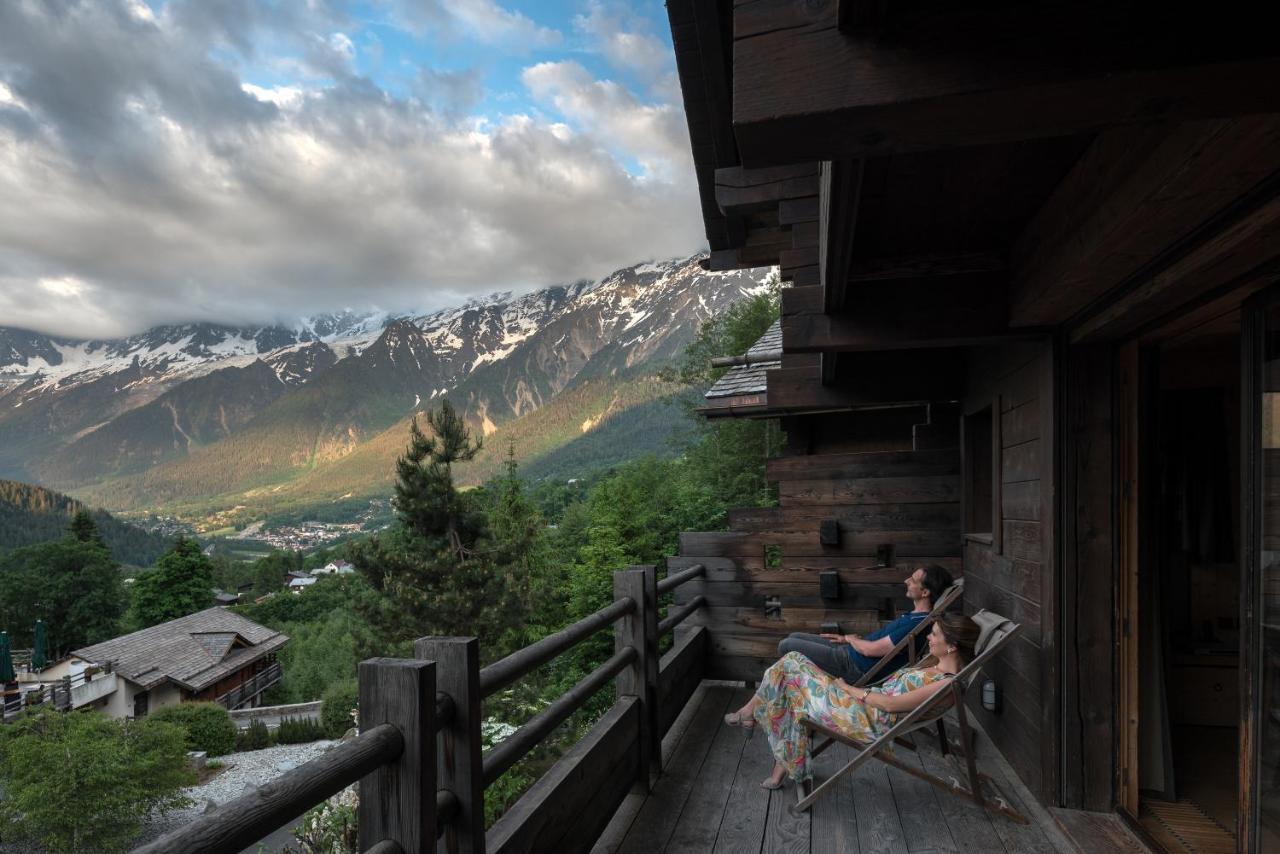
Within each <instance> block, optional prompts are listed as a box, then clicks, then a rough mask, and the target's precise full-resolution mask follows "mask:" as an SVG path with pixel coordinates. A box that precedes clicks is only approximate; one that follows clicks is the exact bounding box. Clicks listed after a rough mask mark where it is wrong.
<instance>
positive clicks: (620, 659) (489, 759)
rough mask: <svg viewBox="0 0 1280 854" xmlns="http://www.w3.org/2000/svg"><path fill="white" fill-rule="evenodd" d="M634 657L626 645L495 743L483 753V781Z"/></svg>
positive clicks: (525, 750) (494, 776)
mask: <svg viewBox="0 0 1280 854" xmlns="http://www.w3.org/2000/svg"><path fill="white" fill-rule="evenodd" d="M635 660H636V651H635V649H633V648H631V647H624V648H623V649H622V651H621V652H619V653H618V654H617V655H614V656H613V657H612V658H610V659H609V660H608V661H606V662H605V663H604V664H602V665H600V666H599V667H597V668H596V669H595V670H593V671H591V673H590V674H589V675H588V676H586V677H585V678H584V679H583V680H582V681H581V682H579V683H578V684H577V685H574V686H573V687H572V688H570V689H569V690H568V691H567V692H566V693H565V694H564V695H563V696H561V697H560V698H559V699H557V700H556V701H555V702H553V703H552V704H551V705H549V706H547V707H546V708H545V709H543V710H542V711H541V712H539V713H538V714H536V715H534V716H533V717H532V718H530V719H529V721H528V722H527V723H526V724H525V725H524V726H522V727H520V729H518V730H516V731H515V732H514V733H512V734H511V735H510V736H509V737H507V738H505V739H503V740H502V742H500V743H499V744H497V745H495V746H494V747H493V749H492V750H490V751H489V752H488V753H486V754H485V755H484V784H485V785H486V786H488V785H491V784H492V783H493V782H494V781H495V780H497V779H498V778H499V777H501V776H502V775H503V773H504V772H505V771H506V770H507V769H509V768H510V767H511V766H512V765H514V764H516V763H517V762H519V761H520V760H521V759H523V758H524V757H525V756H527V755H528V753H529V751H530V750H533V748H535V747H537V746H538V745H539V744H540V743H541V742H542V740H543V739H544V738H546V737H547V735H549V734H550V733H551V731H552V730H553V729H555V728H556V727H558V726H559V725H560V724H562V723H564V721H565V719H567V718H568V717H569V715H571V714H573V713H574V712H576V711H577V710H578V709H580V708H582V705H583V704H584V703H586V702H587V700H589V699H591V695H592V694H594V693H595V692H597V691H599V690H600V689H601V688H603V687H604V685H605V683H606V682H608V681H609V680H610V679H612V678H613V677H615V676H617V675H618V673H619V672H621V671H622V669H623V668H624V667H626V666H627V665H629V664H631V662H633V661H635Z"/></svg>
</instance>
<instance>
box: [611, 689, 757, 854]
mask: <svg viewBox="0 0 1280 854" xmlns="http://www.w3.org/2000/svg"><path fill="white" fill-rule="evenodd" d="M734 690H735V689H733V688H730V687H728V686H724V685H713V686H709V687H708V690H707V692H706V694H705V695H704V696H703V699H702V703H701V705H700V706H699V708H698V712H697V715H696V716H695V717H694V718H693V720H692V721H690V723H689V728H688V729H687V730H686V731H685V735H684V737H683V738H682V739H681V740H680V748H679V750H678V751H677V752H676V755H675V756H674V757H673V758H672V761H671V764H670V766H669V767H668V768H667V770H666V772H665V773H664V774H663V775H662V777H661V779H660V780H659V781H658V785H656V786H654V789H653V792H652V793H650V795H649V797H648V798H647V799H646V800H645V802H644V806H642V807H641V808H640V812H639V814H637V815H636V817H635V820H634V821H633V822H632V824H631V829H630V830H629V831H628V833H627V836H626V838H625V839H623V840H622V845H621V847H619V849H618V851H619V854H652V852H654V851H662V850H663V849H664V848H665V847H666V844H667V840H668V839H670V837H671V832H672V831H673V830H674V829H675V825H676V821H677V820H678V819H679V817H680V813H681V811H682V810H683V809H684V804H685V801H686V800H687V799H688V797H689V792H690V791H691V790H692V789H693V784H694V780H695V778H696V777H697V775H698V771H699V769H701V767H702V763H703V762H704V761H705V760H706V757H707V753H708V752H709V750H710V749H711V743H712V741H713V740H714V738H715V735H716V732H717V730H718V729H719V728H720V727H721V724H722V721H723V717H724V714H725V712H726V711H727V710H728V708H729V705H730V701H731V700H732V699H733V696H734Z"/></svg>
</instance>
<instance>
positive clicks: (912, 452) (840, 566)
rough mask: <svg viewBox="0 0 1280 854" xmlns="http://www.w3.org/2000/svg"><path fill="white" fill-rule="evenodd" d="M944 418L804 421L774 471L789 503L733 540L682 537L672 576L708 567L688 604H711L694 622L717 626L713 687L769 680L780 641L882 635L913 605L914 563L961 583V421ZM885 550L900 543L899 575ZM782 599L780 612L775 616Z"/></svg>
mask: <svg viewBox="0 0 1280 854" xmlns="http://www.w3.org/2000/svg"><path fill="white" fill-rule="evenodd" d="M933 409H934V411H935V413H936V412H938V411H940V410H944V409H945V411H946V418H947V419H948V424H943V425H940V424H936V423H934V424H931V423H930V422H929V417H930V408H929V407H923V406H916V407H908V408H903V409H891V410H882V411H873V412H863V413H853V414H843V415H821V416H809V417H806V418H803V419H794V420H793V421H791V422H790V423H788V424H787V425H786V427H787V432H788V448H787V454H786V455H785V456H783V457H780V458H779V459H776V460H773V461H771V462H770V464H769V478H770V480H773V481H776V482H777V484H778V489H779V495H780V506H778V507H771V508H750V509H742V510H737V511H734V512H733V513H732V514H731V515H730V520H729V521H730V528H731V530H730V531H728V532H720V533H688V534H684V535H682V537H681V542H680V557H678V558H675V559H673V560H672V561H671V562H670V566H671V567H672V569H676V568H679V567H683V566H688V565H691V564H693V563H702V564H704V565H705V566H706V567H707V573H706V576H705V578H703V579H699V580H698V581H696V582H692V583H689V584H686V585H684V586H683V587H681V588H680V589H679V591H678V594H677V595H678V598H679V599H680V600H681V601H684V600H686V599H688V598H689V597H692V596H695V595H699V594H701V595H703V596H705V597H706V600H707V608H705V609H703V610H701V611H699V612H698V613H697V614H696V615H695V616H694V617H691V618H690V623H691V624H694V625H705V626H707V627H708V628H709V629H710V647H709V650H710V651H709V658H708V672H707V676H708V678H713V679H743V680H747V681H755V680H758V679H759V678H760V674H761V672H762V671H763V670H764V668H765V667H767V666H768V665H770V664H772V663H773V661H775V660H776V658H777V644H778V641H779V640H781V639H782V638H783V637H785V636H786V635H787V634H788V633H790V632H795V631H804V632H817V631H820V626H821V624H822V623H823V622H829V621H838V622H840V624H841V627H842V628H843V629H844V630H845V631H859V632H865V631H868V630H871V629H874V628H877V627H878V626H879V625H880V624H881V622H882V621H883V620H886V619H889V618H891V617H892V616H893V615H894V613H895V612H897V611H899V610H903V609H905V608H906V606H907V600H906V599H905V597H904V596H903V587H902V581H903V579H904V578H905V577H906V575H907V573H908V570H909V569H910V567H912V566H916V565H919V564H922V563H931V562H937V563H940V564H942V565H944V566H946V567H947V568H948V569H950V570H951V571H952V572H953V573H955V574H957V575H959V574H960V572H961V549H960V453H959V448H958V447H957V446H956V443H955V441H954V439H955V432H956V431H955V429H954V423H952V422H954V421H955V412H954V408H953V407H933ZM948 435H949V436H951V437H952V441H950V442H947V441H945V440H944V437H946V436H948ZM917 437H919V438H924V437H927V438H928V441H927V444H928V449H922V450H916V446H917V444H926V443H924V442H921V441H918V438H917ZM939 445H942V446H947V445H949V447H939ZM824 520H835V521H836V522H837V523H838V527H839V531H840V541H839V544H836V545H824V544H823V543H822V542H821V539H820V537H819V527H820V525H821V523H822V522H823V521H824ZM882 544H890V545H892V546H893V548H894V555H895V561H894V563H895V565H894V566H890V567H882V566H878V565H877V560H876V549H877V547H878V546H879V545H882ZM823 570H836V571H837V572H838V573H839V577H840V582H841V584H840V591H841V596H840V599H838V600H824V599H822V598H821V596H820V595H819V590H818V577H819V573H820V572H822V571H823ZM772 597H776V598H777V600H778V601H779V602H780V603H781V606H782V609H781V614H777V615H773V616H766V614H765V607H764V606H765V601H766V599H769V598H772Z"/></svg>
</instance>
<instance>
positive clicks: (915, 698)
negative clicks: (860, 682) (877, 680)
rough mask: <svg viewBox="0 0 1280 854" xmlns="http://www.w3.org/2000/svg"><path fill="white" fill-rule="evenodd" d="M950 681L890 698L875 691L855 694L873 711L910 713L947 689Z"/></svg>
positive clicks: (946, 680)
mask: <svg viewBox="0 0 1280 854" xmlns="http://www.w3.org/2000/svg"><path fill="white" fill-rule="evenodd" d="M950 681H951V680H950V679H939V680H937V681H935V682H930V683H929V684H928V685H921V686H920V687H919V688H913V689H911V690H910V691H907V692H906V693H904V694H898V695H896V696H893V697H890V696H887V695H885V694H879V693H876V692H875V691H867V692H865V693H863V694H857V693H855V694H854V697H855V698H856V699H859V700H862V702H863V703H864V704H865V705H866V706H868V707H869V708H872V709H883V710H884V711H886V712H893V713H898V712H909V711H911V710H912V709H914V708H916V707H917V706H919V705H920V704H921V703H923V702H924V701H925V700H927V699H929V698H930V697H932V696H933V695H934V694H936V693H938V692H939V691H941V690H942V689H943V688H945V687H947V683H948V682H950Z"/></svg>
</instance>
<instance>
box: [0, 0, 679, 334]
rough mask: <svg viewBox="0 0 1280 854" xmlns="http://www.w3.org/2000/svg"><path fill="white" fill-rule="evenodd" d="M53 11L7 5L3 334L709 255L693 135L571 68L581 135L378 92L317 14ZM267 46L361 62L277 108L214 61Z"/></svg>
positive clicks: (197, 7)
mask: <svg viewBox="0 0 1280 854" xmlns="http://www.w3.org/2000/svg"><path fill="white" fill-rule="evenodd" d="M281 5H283V4H281ZM53 6H54V4H51V3H47V2H46V0H10V2H5V3H0V57H2V59H0V86H2V87H3V88H2V89H0V93H3V97H2V98H0V325H4V326H25V327H28V328H35V329H38V330H40V331H46V332H50V333H55V334H67V335H76V336H107V335H118V334H124V333H129V332H136V331H139V330H141V329H144V328H146V327H148V326H151V325H154V324H157V323H169V322H182V321H189V320H215V321H222V322H231V323H251V322H263V321H266V320H274V319H280V320H288V319H291V318H294V317H297V316H299V315H303V314H309V313H315V312H320V311H328V310H335V309H340V308H342V307H345V306H359V305H379V306H382V307H384V308H387V309H389V310H413V309H423V308H430V307H436V306H439V305H444V304H448V303H449V302H451V301H452V300H454V299H457V298H458V297H459V296H462V295H468V294H477V293H487V292H491V291H493V290H495V289H523V288H529V287H534V286H539V285H545V284H550V283H554V282H563V281H572V280H575V279H578V278H580V277H583V276H595V275H601V274H603V273H606V272H609V271H610V270H612V269H615V268H617V267H620V266H624V265H626V264H629V263H633V262H635V261H638V260H642V259H645V258H650V257H671V256H675V255H680V254H684V253H688V252H692V251H695V250H696V249H697V248H698V247H699V246H700V245H702V242H703V241H702V230H701V220H700V216H699V214H698V203H697V196H696V186H695V184H694V182H693V180H692V173H691V170H690V169H688V167H687V160H688V157H689V154H688V145H687V142H685V141H684V137H683V134H684V127H683V118H682V117H681V116H680V115H679V113H678V112H677V111H674V110H673V108H671V107H670V106H667V105H661V104H658V105H651V104H644V103H641V102H640V101H638V100H637V99H636V98H635V97H634V96H632V95H630V93H628V92H627V91H626V90H624V89H622V88H621V87H619V86H617V85H616V84H612V83H609V82H608V81H596V80H592V79H591V78H590V76H589V75H587V74H586V72H585V71H584V70H583V69H582V68H581V66H577V65H576V64H574V63H551V64H545V65H539V66H534V67H533V68H531V69H530V70H529V71H528V72H527V73H526V83H527V84H528V85H529V87H530V89H531V91H533V92H534V93H535V94H536V95H537V96H538V97H539V98H541V99H543V101H544V102H545V103H546V104H547V105H548V106H549V107H554V108H555V109H556V110H559V111H560V112H561V113H562V115H563V119H564V120H565V121H568V122H569V123H570V124H572V125H573V127H572V128H570V127H567V126H566V125H565V124H563V123H561V121H560V120H559V119H551V118H546V117H543V116H537V115H523V114H521V115H514V116H506V117H501V116H498V117H492V118H490V119H488V120H483V119H477V117H474V116H470V115H463V114H462V113H463V112H465V110H466V105H467V104H468V103H469V102H470V101H472V100H473V99H474V98H475V95H476V86H477V85H478V84H477V83H476V81H475V80H474V79H473V78H471V77H470V76H468V74H467V73H455V74H450V73H444V72H434V71H429V72H426V73H424V75H423V77H422V79H421V86H420V88H422V87H426V88H427V89H430V90H431V91H433V92H435V93H436V94H435V100H432V98H424V96H422V95H421V93H418V94H415V95H414V96H410V97H405V98H400V97H394V96H392V95H390V94H388V93H387V92H386V91H384V90H383V89H381V88H380V87H379V86H378V85H376V84H375V83H374V82H373V81H371V80H369V79H366V78H363V77H361V76H359V75H358V74H357V73H356V72H355V71H353V70H352V68H351V66H350V63H349V59H350V56H349V52H348V50H347V45H346V43H345V42H344V41H343V40H342V39H335V36H334V34H337V33H341V34H344V35H345V36H347V37H348V39H349V40H350V41H351V42H352V43H358V44H363V43H364V42H363V40H361V39H357V38H355V37H354V36H355V35H356V32H355V30H354V29H352V28H351V27H350V26H349V23H350V22H346V23H344V21H343V19H342V16H341V15H340V14H339V13H331V12H330V11H326V10H325V9H324V8H323V4H321V3H319V2H314V0H313V2H311V3H308V4H306V10H307V17H306V20H302V18H301V17H300V15H301V13H298V14H296V15H290V16H285V17H288V18H289V21H288V26H289V27H297V28H298V29H291V30H290V31H289V33H288V34H287V35H285V34H282V33H281V32H279V30H278V29H276V27H278V26H283V25H281V24H279V22H278V20H276V19H274V18H269V17H264V16H265V15H266V13H264V12H262V7H261V6H260V4H240V3H237V2H234V0H200V2H194V0H193V2H192V3H191V4H183V3H180V2H176V0H175V2H174V3H170V4H167V5H166V6H164V7H163V9H161V7H158V6H157V7H156V9H157V11H155V13H154V14H153V15H152V16H151V18H148V17H147V16H146V15H145V14H140V13H139V12H138V10H137V2H136V0H118V2H107V0H93V2H89V0H85V2H82V3H80V2H65V3H62V4H59V5H58V8H57V9H54V8H53ZM249 7H253V8H252V9H250V8H249ZM237 9H240V10H242V11H244V12H245V14H246V15H248V16H249V17H250V18H252V17H253V16H254V15H258V16H259V17H258V19H257V20H256V22H254V23H252V24H246V23H245V22H244V19H242V18H238V17H237V14H238V13H237V11H236V10H237ZM316 10H319V11H316ZM272 14H276V13H272ZM279 14H280V15H284V13H283V12H281V13H279ZM196 18H199V19H200V20H202V21H205V22H206V23H207V24H208V26H207V27H206V28H203V29H200V28H195V27H194V26H193V24H192V21H193V20H195V19H196ZM218 22H221V23H218ZM268 42H270V43H273V44H282V43H287V45H288V46H289V48H290V49H291V50H293V49H296V50H298V51H299V52H301V51H302V49H303V48H304V46H305V45H306V44H313V45H327V46H328V48H329V49H330V54H331V55H332V57H333V58H339V59H340V58H341V57H342V56H343V55H346V56H347V60H348V61H347V63H346V64H342V63H339V64H338V65H335V66H334V68H335V72H334V74H333V75H332V78H331V79H326V80H324V81H321V82H318V83H317V82H316V81H293V82H290V83H288V84H280V85H276V86H259V85H254V84H251V83H248V82H247V81H244V80H242V79H241V77H240V75H239V73H238V72H237V71H236V70H235V68H233V67H232V65H230V64H228V63H227V62H226V61H225V58H224V59H223V61H215V59H213V58H212V57H215V56H219V57H221V55H222V54H221V52H222V51H225V50H227V49H231V50H234V51H236V52H237V54H239V52H241V51H243V52H244V55H246V56H259V57H262V53H263V45H264V44H267V43H268ZM229 46H230V47H229ZM299 55H300V54H299ZM304 61H310V62H314V63H319V62H320V60H319V59H318V58H316V57H312V58H311V59H310V60H304ZM338 72H341V73H338ZM450 105H452V106H450ZM617 150H621V151H622V152H624V153H623V155H622V156H619V155H618V154H617V153H615V152H616V151H617ZM627 156H634V157H635V158H636V159H637V160H638V161H639V162H641V164H642V165H643V167H644V174H643V175H640V176H637V175H634V174H632V171H631V170H629V169H628V168H627V162H626V157H627Z"/></svg>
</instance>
